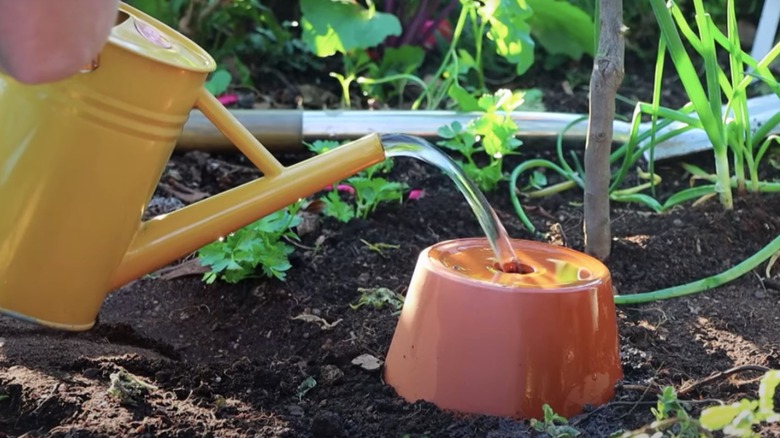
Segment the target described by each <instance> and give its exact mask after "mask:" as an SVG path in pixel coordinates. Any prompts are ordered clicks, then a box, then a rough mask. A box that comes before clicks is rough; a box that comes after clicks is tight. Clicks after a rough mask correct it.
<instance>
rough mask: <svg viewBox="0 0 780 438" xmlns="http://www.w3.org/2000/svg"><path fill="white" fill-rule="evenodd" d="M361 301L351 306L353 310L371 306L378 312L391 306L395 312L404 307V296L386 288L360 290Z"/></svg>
mask: <svg viewBox="0 0 780 438" xmlns="http://www.w3.org/2000/svg"><path fill="white" fill-rule="evenodd" d="M358 292H360V299H359V300H358V302H357V303H355V304H350V305H349V307H351V308H352V309H353V310H357V309H359V308H361V307H363V306H370V307H373V308H374V309H376V310H381V309H384V308H385V306H389V307H390V308H391V309H392V310H393V311H394V312H397V311H400V310H401V307H403V305H404V296H403V295H401V294H399V293H397V292H393V291H392V290H390V289H388V288H386V287H373V288H362V287H361V288H358Z"/></svg>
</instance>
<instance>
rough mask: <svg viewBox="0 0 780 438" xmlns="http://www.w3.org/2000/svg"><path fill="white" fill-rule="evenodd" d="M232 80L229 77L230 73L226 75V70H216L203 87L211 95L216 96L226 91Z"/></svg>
mask: <svg viewBox="0 0 780 438" xmlns="http://www.w3.org/2000/svg"><path fill="white" fill-rule="evenodd" d="M232 80H233V77H232V76H230V73H228V72H227V70H217V71H215V72H214V73H212V75H211V78H209V80H208V81H207V82H206V85H205V86H206V89H207V90H209V92H210V93H211V94H213V95H215V96H218V95H220V94H222V93H224V92H225V91H227V89H228V87H230V82H231V81H232Z"/></svg>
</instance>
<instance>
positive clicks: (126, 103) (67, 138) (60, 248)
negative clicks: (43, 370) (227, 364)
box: [0, 3, 385, 331]
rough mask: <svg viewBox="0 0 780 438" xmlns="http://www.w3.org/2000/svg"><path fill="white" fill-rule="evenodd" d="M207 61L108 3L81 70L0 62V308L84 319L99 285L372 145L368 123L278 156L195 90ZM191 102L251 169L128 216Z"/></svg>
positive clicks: (252, 212) (151, 265)
mask: <svg viewBox="0 0 780 438" xmlns="http://www.w3.org/2000/svg"><path fill="white" fill-rule="evenodd" d="M215 66H216V65H215V62H214V60H213V59H212V57H211V56H209V54H208V53H206V52H205V51H204V50H203V49H201V48H200V47H198V46H197V45H196V44H194V43H193V42H192V41H190V40H188V39H187V38H185V37H184V36H182V35H181V34H179V33H178V32H176V31H174V30H173V29H171V28H169V27H167V26H166V25H164V24H163V23H161V22H159V21H157V20H155V19H154V18H152V17H150V16H148V15H146V14H144V13H142V12H141V11H139V10H137V9H134V8H132V7H130V6H128V5H126V4H124V3H122V4H121V6H120V11H119V15H118V18H117V22H116V25H115V26H114V28H113V30H112V33H111V36H110V38H109V40H108V42H107V44H106V45H105V47H104V49H103V50H102V52H101V53H100V55H99V57H98V58H97V59H96V60H95V62H94V63H93V65H90V66H88V67H87V68H85V70H84V71H83V72H82V73H79V74H77V75H75V76H73V77H71V78H68V79H66V80H63V81H60V82H56V83H51V84H44V85H34V86H31V85H23V84H20V83H18V82H15V81H14V80H13V79H11V78H9V77H7V76H4V75H2V74H0V312H2V313H5V314H9V315H12V316H15V317H19V318H22V319H25V320H28V321H32V322H36V323H39V324H43V325H46V326H49V327H54V328H58V329H64V330H73V331H79V330H88V329H90V328H91V327H92V326H93V325H94V323H95V319H96V318H97V315H98V312H99V310H100V306H101V304H102V303H103V300H104V298H105V297H106V296H107V295H108V293H109V292H110V291H111V290H113V289H116V288H118V287H120V286H122V285H124V284H126V283H128V282H130V281H132V280H134V279H136V278H139V277H141V276H143V275H145V274H147V273H150V272H152V271H154V270H156V269H158V268H160V267H163V266H165V265H166V264H168V263H170V262H172V261H175V260H176V259H178V258H180V257H183V256H185V255H186V254H188V253H190V252H192V251H194V250H197V249H198V248H200V247H201V246H203V245H205V244H207V243H209V242H212V241H214V240H216V239H218V238H220V237H221V236H224V235H226V234H228V233H230V232H233V231H235V230H236V229H238V228H240V227H242V226H244V225H247V224H249V223H251V222H253V221H255V220H257V219H259V218H261V217H263V216H265V215H267V214H269V213H272V212H274V211H276V210H278V209H280V208H283V207H285V206H286V205H289V204H290V203H292V202H295V201H296V200H297V199H300V198H302V197H305V196H308V195H310V194H312V193H314V192H316V191H317V190H320V189H322V188H323V187H325V186H326V185H328V184H329V183H332V182H334V181H337V180H340V179H343V178H346V177H348V176H350V175H354V174H355V173H357V172H359V171H360V170H362V169H364V168H366V167H368V166H371V165H373V164H376V163H379V162H381V161H382V160H384V159H385V155H384V150H383V148H382V144H381V142H380V140H379V137H378V136H377V135H370V136H367V137H364V138H362V139H359V140H357V141H355V142H352V143H350V144H347V145H343V146H341V147H339V148H336V149H334V150H332V151H330V152H328V153H326V154H323V155H319V156H317V157H314V158H311V159H308V160H306V161H303V162H300V163H297V164H295V165H293V166H289V167H285V166H283V165H282V164H280V163H279V162H278V161H277V160H276V159H275V158H274V157H273V155H271V154H270V153H269V152H268V151H267V150H266V149H265V148H264V147H263V146H262V145H261V144H260V143H259V142H258V141H257V140H256V139H255V137H254V136H252V134H251V133H250V132H249V131H247V130H246V129H244V128H243V127H242V126H241V125H240V124H239V123H238V121H237V120H236V119H235V118H233V117H232V116H231V115H230V113H229V112H228V111H227V110H226V109H225V108H224V107H223V106H222V105H221V104H220V103H219V101H217V100H216V99H215V98H214V97H213V96H212V95H211V94H210V93H209V92H208V91H206V90H205V88H204V87H203V84H204V82H205V80H206V78H207V76H208V74H209V73H210V72H212V71H214V69H215ZM193 107H197V108H198V109H200V110H201V111H202V112H203V114H204V115H205V116H206V117H208V119H209V120H211V122H212V123H214V124H215V125H216V126H217V127H218V128H219V129H220V130H221V131H222V132H223V133H224V134H225V136H226V137H227V138H228V139H230V140H231V141H232V142H233V143H234V144H235V145H236V147H238V149H239V150H240V151H241V152H242V153H244V155H246V157H247V158H248V159H249V160H250V161H251V162H252V163H253V164H254V165H255V166H257V167H258V168H259V169H260V170H261V172H262V174H263V176H262V177H261V178H259V179H256V180H254V181H251V182H249V183H246V184H244V185H243V186H239V187H236V188H234V189H231V190H229V191H227V192H224V193H221V194H218V195H215V196H212V197H210V198H207V199H205V200H203V201H200V202H197V203H195V204H192V205H189V206H187V207H185V208H182V209H180V210H177V211H174V212H172V213H170V214H166V215H161V216H158V217H155V218H152V219H150V220H148V221H146V222H141V220H142V214H143V211H144V209H145V207H146V205H147V203H148V202H149V200H150V199H151V197H152V194H153V193H154V190H155V187H156V186H157V183H158V181H159V178H160V177H161V175H162V172H163V170H164V168H165V165H166V163H167V161H168V159H169V158H170V155H171V153H172V152H173V149H174V146H175V144H176V140H177V137H178V136H179V134H180V133H181V130H182V128H183V126H184V123H185V121H186V120H187V117H188V115H189V112H190V110H191V109H192V108H193Z"/></svg>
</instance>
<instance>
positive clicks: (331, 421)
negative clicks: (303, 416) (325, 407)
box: [311, 411, 347, 438]
mask: <svg viewBox="0 0 780 438" xmlns="http://www.w3.org/2000/svg"><path fill="white" fill-rule="evenodd" d="M311 434H312V436H313V437H314V438H329V437H345V436H347V432H346V430H344V420H342V418H341V416H339V415H338V414H336V413H335V412H330V411H322V412H319V413H317V415H316V416H315V417H314V420H313V421H312V423H311Z"/></svg>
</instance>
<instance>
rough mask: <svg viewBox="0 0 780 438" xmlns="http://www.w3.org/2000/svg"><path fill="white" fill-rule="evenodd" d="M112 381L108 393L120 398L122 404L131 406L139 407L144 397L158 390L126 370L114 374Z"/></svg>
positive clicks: (111, 377)
mask: <svg viewBox="0 0 780 438" xmlns="http://www.w3.org/2000/svg"><path fill="white" fill-rule="evenodd" d="M110 379H111V386H109V387H108V393H109V394H110V395H112V396H114V397H116V398H118V399H119V401H120V402H121V403H123V404H128V405H131V406H137V405H138V404H139V403H140V402H141V401H142V400H143V397H144V396H146V395H147V394H149V392H151V391H154V390H156V389H157V387H156V386H154V385H151V384H149V383H146V382H144V381H143V380H141V379H140V378H138V377H137V376H134V375H132V374H130V373H128V372H127V371H125V370H121V371H118V372H116V373H112V374H111V376H110Z"/></svg>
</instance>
